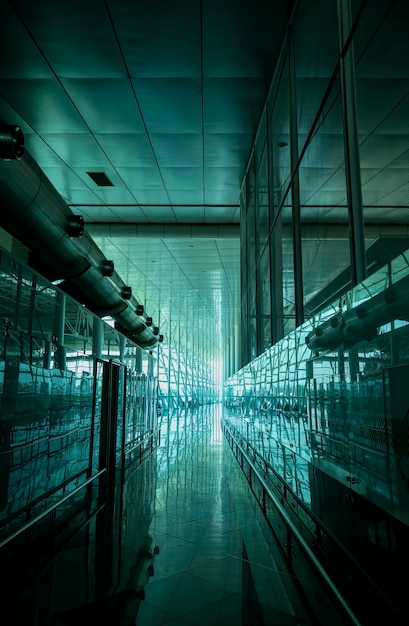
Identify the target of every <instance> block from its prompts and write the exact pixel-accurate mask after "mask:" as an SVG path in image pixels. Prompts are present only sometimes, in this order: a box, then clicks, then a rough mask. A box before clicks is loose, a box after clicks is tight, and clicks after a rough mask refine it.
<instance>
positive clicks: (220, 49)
mask: <svg viewBox="0 0 409 626" xmlns="http://www.w3.org/2000/svg"><path fill="white" fill-rule="evenodd" d="M288 5H289V2H287V1H286V0H280V1H277V2H267V1H266V0H255V1H253V2H247V1H245V0H223V1H222V2H221V1H220V0H218V1H216V0H201V1H200V0H179V1H173V2H167V1H165V0H162V1H159V2H156V3H153V2H143V3H142V2H139V1H131V0H128V1H125V0H110V1H109V0H108V1H104V0H82V1H81V2H80V1H79V0H60V1H59V2H55V1H51V0H38V1H36V2H33V1H31V0H15V1H10V2H4V3H2V24H3V25H4V28H3V32H2V37H1V39H0V55H1V56H0V79H1V81H0V115H1V116H2V117H3V118H4V119H5V120H6V121H7V123H11V124H19V125H20V126H21V127H22V129H23V131H24V134H25V138H26V146H27V149H28V150H29V151H30V153H31V154H32V155H33V157H34V158H35V159H36V160H37V162H38V163H39V165H40V167H41V168H42V170H43V171H44V172H45V174H46V175H47V176H48V178H49V179H50V180H51V182H52V183H53V184H54V186H55V187H56V189H57V190H58V192H59V193H60V194H61V195H62V197H63V198H64V199H65V201H66V202H67V204H68V205H69V206H70V207H71V209H72V210H73V211H74V212H75V213H80V214H81V215H83V216H84V218H85V220H86V225H87V228H88V229H89V231H90V233H91V234H92V235H93V236H94V238H95V240H96V242H97V244H98V245H99V246H100V247H101V248H102V250H103V251H104V252H105V254H106V256H107V257H108V258H111V259H113V260H114V261H115V266H116V269H117V271H118V272H119V273H120V275H121V276H122V278H123V279H124V280H125V281H126V282H127V283H129V284H130V285H131V286H132V287H133V291H134V293H135V295H136V297H137V298H138V300H139V301H140V302H143V303H144V304H145V308H146V311H147V313H148V314H149V315H151V316H153V317H154V318H155V323H156V322H158V323H159V324H160V326H161V331H163V332H164V334H165V337H166V335H167V336H168V337H172V338H175V337H176V334H177V333H178V332H179V329H180V328H182V335H183V336H187V335H188V333H190V331H191V329H192V328H195V329H196V337H197V338H199V339H196V345H197V341H198V340H200V341H202V339H203V341H206V342H207V343H209V341H210V342H211V341H213V339H214V349H216V350H217V349H223V348H224V347H225V345H226V342H230V343H231V341H232V340H231V336H233V335H234V334H235V333H236V328H237V325H238V324H239V299H240V296H239V290H240V288H239V242H238V224H239V207H238V199H239V192H240V186H241V183H242V181H243V177H244V174H245V170H246V165H247V162H248V158H249V155H250V151H251V147H252V145H253V141H254V137H255V132H256V129H257V126H258V123H259V120H260V116H261V113H262V109H263V105H264V102H265V99H266V96H267V93H268V88H269V86H270V82H271V78H272V76H273V73H274V68H275V66H276V62H277V58H278V54H279V50H280V48H281V44H282V41H283V37H284V34H285V28H286V22H287V13H288ZM303 6H306V3H303ZM402 7H403V4H402ZM406 11H407V8H406ZM395 22H396V20H395ZM395 22H392V23H391V24H390V25H389V26H388V25H386V27H385V33H386V34H385V36H387V34H388V32H389V31H388V29H392V30H391V33H390V34H391V36H390V37H388V41H389V42H390V46H391V49H392V48H393V45H392V44H393V42H394V41H395V40H394V38H393V36H392V35H393V28H396V23H395ZM305 25H306V27H305V33H304V35H305V36H309V37H314V38H317V37H319V38H320V40H322V50H321V55H320V56H319V58H318V57H317V59H316V66H315V67H314V65H313V64H312V65H310V66H309V67H303V63H302V60H301V62H300V63H299V77H298V81H297V96H298V100H299V102H300V107H301V111H309V110H311V111H315V110H316V108H317V106H318V104H319V99H320V98H321V96H322V94H321V91H320V89H321V88H320V84H321V83H320V80H319V79H317V78H316V77H317V76H320V77H321V76H323V77H325V76H328V75H329V74H330V72H331V71H332V68H333V65H332V62H327V59H329V58H330V57H329V56H328V55H326V52H328V51H329V50H330V49H331V50H332V49H333V48H334V46H336V42H335V43H334V42H333V41H329V40H328V38H329V34H328V33H327V32H326V29H325V23H320V22H319V21H317V20H315V19H314V22H313V23H308V22H307V15H306V16H305ZM327 40H328V41H327ZM363 40H365V38H363ZM317 50H318V48H317ZM356 51H357V58H358V59H359V55H360V54H361V52H362V53H363V52H365V50H363V51H362V50H360V49H359V45H357V48H356ZM389 56H390V61H392V60H393V68H394V71H393V76H391V75H390V74H391V72H390V65H389V64H388V58H389V57H388V54H385V49H384V48H382V47H380V48H379V50H377V48H376V46H374V52H373V53H372V54H371V55H369V59H370V61H369V62H365V59H364V61H363V62H361V63H360V66H359V68H360V69H359V72H358V97H359V103H360V115H361V124H360V129H361V130H362V134H361V137H360V141H361V165H362V172H363V194H364V204H365V215H366V219H367V221H368V223H370V222H372V223H373V224H376V225H385V224H388V223H390V222H391V221H393V222H394V223H395V224H398V225H403V224H405V225H406V224H407V223H408V216H407V204H408V203H407V187H408V180H409V179H408V176H407V174H406V169H407V168H405V164H406V163H407V153H408V152H407V151H408V148H407V145H408V142H407V139H408V134H407V129H406V119H407V112H408V104H407V100H408V98H407V63H406V59H407V55H405V54H401V55H400V56H396V55H394V54H393V53H390V55H389ZM397 59H400V61H398V62H397ZM327 66H328V67H327ZM375 68H376V69H375ZM387 77H388V78H387ZM381 80H383V81H384V82H383V83H382V85H383V88H380V85H381V82H380V81H381ZM375 95H376V99H377V106H376V107H375V108H374V107H373V106H372V102H373V99H374V97H375ZM283 106H284V107H285V106H288V103H286V102H283ZM337 106H338V105H337ZM335 111H336V109H335V108H333V109H332V111H331V110H330V111H329V113H328V114H327V115H326V117H325V119H323V120H322V121H321V122H320V125H319V133H317V134H316V136H315V137H314V139H313V141H312V142H311V145H310V147H309V149H308V151H307V153H306V157H305V159H304V162H303V165H302V167H301V170H300V179H301V181H302V196H301V202H302V219H303V222H304V223H310V224H314V223H321V224H322V223H324V224H327V225H328V224H330V225H331V224H332V225H333V224H337V223H341V224H342V223H344V224H345V223H346V220H347V209H346V199H345V191H344V189H345V187H344V171H343V168H342V163H343V154H342V132H343V129H342V127H340V125H339V123H338V122H339V117H337V116H336V115H335V116H334V117H333V114H335ZM301 118H302V115H301V114H300V119H301ZM337 120H338V121H337ZM299 131H300V141H302V140H303V139H302V138H303V136H305V134H304V133H307V132H308V126H307V127H306V128H304V127H303V126H302V124H301V125H300V127H299ZM280 132H281V129H279V128H278V129H277V133H278V134H277V141H278V140H279V139H280V138H281V139H285V137H279V136H278V135H279V134H280ZM287 140H288V137H287ZM300 147H301V145H300ZM287 161H288V158H287ZM385 172H387V174H385ZM98 173H104V174H105V175H106V176H107V177H108V179H109V182H110V183H111V184H110V185H109V186H102V187H101V186H98V185H97V184H96V183H95V181H94V180H93V177H92V175H93V174H98ZM282 175H283V177H285V176H287V175H288V172H286V170H285V169H284V170H283V172H282ZM282 214H283V218H284V220H287V221H289V220H291V212H290V211H289V209H288V208H287V207H286V206H284V207H283V211H282ZM159 224H165V225H167V226H168V227H169V229H172V230H171V231H170V230H167V231H166V232H165V231H161V230H159V232H158V230H157V225H159ZM311 228H312V226H311ZM135 229H136V230H135ZM404 230H405V233H406V226H405V228H404ZM381 232H382V227H379V229H378V230H377V229H376V228H375V227H374V231H373V233H372V234H371V235H370V237H369V240H371V238H372V237H375V236H376V235H377V234H379V233H381ZM393 232H395V231H393ZM396 232H397V233H398V234H402V232H403V231H402V228H397V230H396ZM303 234H304V235H305V238H304V242H303V252H304V266H305V268H306V270H307V271H306V272H305V274H304V282H305V293H306V296H307V297H308V296H309V295H313V293H314V292H315V291H316V289H317V287H319V285H320V280H319V279H317V277H319V276H320V275H321V274H322V286H323V285H324V284H325V281H327V279H328V275H327V273H325V272H323V271H322V268H323V266H324V265H327V266H328V265H330V266H332V268H333V272H334V274H336V273H337V272H338V271H340V270H341V269H343V266H344V260H345V258H346V257H347V256H348V241H347V236H348V235H347V234H345V233H343V234H341V235H337V234H334V236H333V237H332V238H331V239H328V237H327V236H325V235H324V236H322V237H321V236H320V235H317V233H316V232H315V233H314V232H313V231H309V232H307V231H305V230H304V233H303ZM287 249H288V252H286V250H287ZM286 254H288V255H289V256H291V246H290V245H286V244H285V245H284V255H285V256H286ZM285 263H286V261H285V259H284V264H285ZM288 265H289V266H291V261H289V263H288ZM309 285H314V290H313V289H312V288H310V287H309ZM220 333H221V334H220ZM221 336H222V337H223V338H222V343H221V344H220V343H219V337H221ZM209 337H210V339H209Z"/></svg>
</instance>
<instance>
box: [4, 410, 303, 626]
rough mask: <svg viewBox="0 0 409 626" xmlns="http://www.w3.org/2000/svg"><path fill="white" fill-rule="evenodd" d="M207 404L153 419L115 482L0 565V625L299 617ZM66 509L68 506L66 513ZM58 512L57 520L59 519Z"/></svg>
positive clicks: (195, 625) (217, 416)
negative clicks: (153, 440) (148, 434)
mask: <svg viewBox="0 0 409 626" xmlns="http://www.w3.org/2000/svg"><path fill="white" fill-rule="evenodd" d="M221 412H222V409H221V407H220V406H219V405H213V406H207V407H201V408H199V409H194V410H192V409H186V410H185V409H180V410H178V411H174V412H173V413H171V414H170V416H169V417H168V416H167V415H165V416H160V418H159V420H160V421H159V424H158V426H159V427H160V440H159V442H158V443H159V445H158V447H157V448H155V447H152V449H150V450H148V453H147V454H146V456H143V455H142V456H140V455H141V452H140V451H137V453H136V454H135V458H134V460H133V461H134V462H133V464H132V462H131V461H129V462H128V463H127V467H126V472H125V473H122V474H121V472H119V471H118V472H117V476H116V486H115V487H114V488H113V489H108V492H107V498H106V500H105V501H102V502H101V498H100V494H99V495H98V494H94V496H93V497H91V498H90V499H87V502H86V504H85V505H84V501H83V499H82V500H81V499H80V498H78V500H77V501H76V503H75V506H74V507H73V505H72V502H71V503H70V509H69V510H68V508H67V510H66V511H65V512H64V509H63V507H62V510H61V512H60V513H59V515H58V517H57V520H56V530H55V531H54V532H50V530H49V525H50V520H49V519H47V520H44V524H43V525H41V524H40V528H39V529H38V530H37V531H36V536H35V538H33V537H30V534H29V533H25V534H24V535H23V536H19V537H18V538H17V539H16V540H14V542H11V543H12V544H13V550H14V552H13V554H14V556H13V557H12V558H10V559H9V561H7V558H6V554H5V553H3V557H2V558H3V561H2V563H1V567H0V572H1V589H2V591H1V598H0V599H1V602H2V607H3V611H2V613H3V616H4V617H6V622H5V623H14V624H17V625H18V626H37V625H38V626H63V625H66V626H69V625H74V624H75V625H77V624H88V625H94V624H95V625H97V624H98V625H100V624H106V625H109V626H125V625H126V626H129V625H130V624H137V625H138V626H148V625H149V626H159V625H161V624H173V625H174V626H176V625H178V624H181V625H192V626H200V625H201V624H206V625H217V624H235V625H237V626H239V625H240V624H243V626H244V625H247V624H251V625H252V626H257V625H258V624H265V625H268V624H275V625H280V626H281V625H282V626H287V625H292V624H301V623H302V624H308V623H310V622H309V620H308V618H307V616H306V614H305V611H304V609H303V606H302V604H301V602H300V601H299V599H298V597H297V594H296V593H295V587H294V586H293V583H292V579H291V577H290V576H289V575H288V574H284V573H283V572H282V571H281V570H282V569H284V566H283V565H282V564H281V565H280V563H281V559H280V553H279V551H278V549H277V546H276V544H275V541H274V539H273V535H272V533H271V531H270V530H269V528H268V526H267V524H266V523H265V521H264V519H263V517H262V515H261V513H260V509H259V508H258V506H257V505H256V501H255V499H254V496H253V495H252V494H251V493H250V492H249V488H248V485H247V482H246V479H245V477H244V475H243V474H242V472H241V471H240V468H239V466H238V464H237V461H236V460H235V458H234V456H233V454H232V452H231V450H230V449H229V447H228V445H227V443H226V440H225V437H224V436H223V435H222V430H221ZM74 509H75V510H74ZM64 517H65V518H66V519H65V521H64V523H63V519H64Z"/></svg>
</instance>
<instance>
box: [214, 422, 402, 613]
mask: <svg viewBox="0 0 409 626" xmlns="http://www.w3.org/2000/svg"><path fill="white" fill-rule="evenodd" d="M224 425H225V427H226V429H227V430H228V431H229V433H230V435H231V437H232V439H234V441H235V442H236V445H238V446H239V447H240V449H241V450H242V446H241V445H240V444H239V443H237V441H238V440H239V441H241V442H242V443H243V442H244V443H246V444H247V448H248V447H250V448H251V450H252V451H253V453H254V455H255V456H254V458H253V460H254V462H255V463H257V465H259V466H260V464H259V462H258V461H257V460H256V459H259V460H262V461H263V464H264V466H265V467H266V469H267V468H268V469H269V471H270V473H272V474H273V475H274V477H275V478H276V479H277V480H278V481H279V482H280V483H281V485H282V487H283V489H284V490H285V491H287V492H288V493H289V494H290V495H291V497H292V498H293V499H294V500H295V501H296V502H297V506H298V507H300V508H301V509H302V510H303V511H304V513H306V514H307V515H308V517H309V519H310V520H312V521H313V522H314V524H315V525H316V527H317V529H318V531H323V532H324V533H325V535H326V536H327V537H328V539H329V540H330V541H331V543H332V544H333V545H334V546H335V547H336V548H337V549H338V550H340V551H341V552H342V554H343V555H344V556H345V557H346V558H347V559H348V560H349V561H350V562H353V563H354V568H355V569H356V570H357V571H358V572H359V574H360V575H361V576H362V577H364V578H365V580H366V581H367V582H368V583H369V584H370V585H371V587H372V588H373V589H374V591H375V592H376V593H377V594H379V595H380V596H382V597H383V598H384V600H385V601H386V602H388V603H389V604H392V603H391V601H390V599H389V598H388V597H387V596H386V595H385V594H384V592H383V590H382V589H381V588H380V587H379V585H378V584H377V583H376V582H375V581H374V580H373V579H372V578H371V577H370V576H369V575H368V573H367V572H366V571H365V570H364V569H363V568H362V566H361V565H360V564H359V563H358V562H357V561H356V560H355V559H353V557H352V555H351V553H350V552H349V551H348V550H347V548H346V547H345V546H344V545H343V544H342V542H341V541H340V540H339V539H338V538H337V537H336V536H335V535H334V534H333V533H332V531H331V530H329V529H328V528H326V527H325V526H324V525H323V524H322V522H321V521H320V520H319V518H318V517H317V516H316V515H315V514H314V513H313V512H312V511H311V509H309V507H308V506H307V505H306V504H305V502H303V501H302V500H301V499H300V497H299V496H298V495H297V494H296V493H295V492H294V490H293V489H292V488H291V487H290V485H288V484H287V483H286V481H285V480H284V478H283V477H282V476H281V475H280V474H279V473H278V472H277V471H276V470H275V469H274V467H273V466H272V465H271V463H270V462H269V461H267V460H266V459H265V458H264V457H262V456H261V455H260V453H259V451H258V450H257V449H256V448H255V447H254V446H253V445H252V444H251V443H249V442H247V440H246V439H245V438H244V436H243V435H242V433H241V432H240V431H239V430H238V429H237V428H236V426H234V425H233V424H231V423H228V422H226V420H225V421H224ZM287 449H288V448H287ZM246 458H247V459H248V458H249V457H248V455H247V454H246ZM251 467H252V468H254V467H255V466H254V464H253V463H251ZM261 469H263V468H262V467H261ZM266 491H267V492H268V495H270V491H269V490H267V489H266ZM300 521H301V522H302V520H300ZM307 530H308V529H307ZM393 608H394V609H395V610H399V609H397V607H395V606H394V605H393Z"/></svg>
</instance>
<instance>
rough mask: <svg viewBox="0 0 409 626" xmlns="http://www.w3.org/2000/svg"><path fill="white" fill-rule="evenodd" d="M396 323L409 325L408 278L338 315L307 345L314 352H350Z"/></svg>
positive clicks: (312, 335) (310, 337)
mask: <svg viewBox="0 0 409 626" xmlns="http://www.w3.org/2000/svg"><path fill="white" fill-rule="evenodd" d="M396 319H401V320H406V321H409V276H405V277H404V278H401V280H399V281H397V282H396V283H393V285H391V286H390V287H388V288H387V289H385V290H384V291H382V292H381V293H378V294H376V295H375V296H373V297H372V298H369V299H368V300H366V301H365V302H363V303H362V304H359V305H358V306H357V307H355V308H353V309H350V310H348V311H345V313H337V314H336V315H334V316H333V317H331V318H330V319H329V320H327V321H325V322H324V323H323V324H320V325H319V326H317V327H316V328H315V329H314V330H313V331H311V332H310V333H309V334H308V335H307V336H306V338H305V342H306V344H307V346H308V348H309V349H310V350H312V351H313V352H319V351H321V350H331V351H334V350H339V349H342V348H351V347H352V346H354V345H356V344H358V343H360V342H361V341H364V340H368V341H370V340H371V339H373V338H374V337H376V334H377V328H379V326H382V325H383V324H387V323H388V322H391V321H392V320H396Z"/></svg>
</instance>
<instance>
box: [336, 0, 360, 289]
mask: <svg viewBox="0 0 409 626" xmlns="http://www.w3.org/2000/svg"><path fill="white" fill-rule="evenodd" d="M351 27H352V17H351V1H350V0H338V34H339V47H340V81H341V97H342V114H343V120H344V150H345V174H346V185H347V200H348V214H349V227H350V240H349V241H350V255H351V280H352V285H353V286H355V285H357V284H358V283H360V282H362V281H363V280H364V279H365V278H366V254H365V233H364V218H363V208H362V186H361V168H360V159H359V145H358V121H357V104H356V89H355V63H354V51H353V43H352V41H348V39H349V35H350V32H351Z"/></svg>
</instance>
